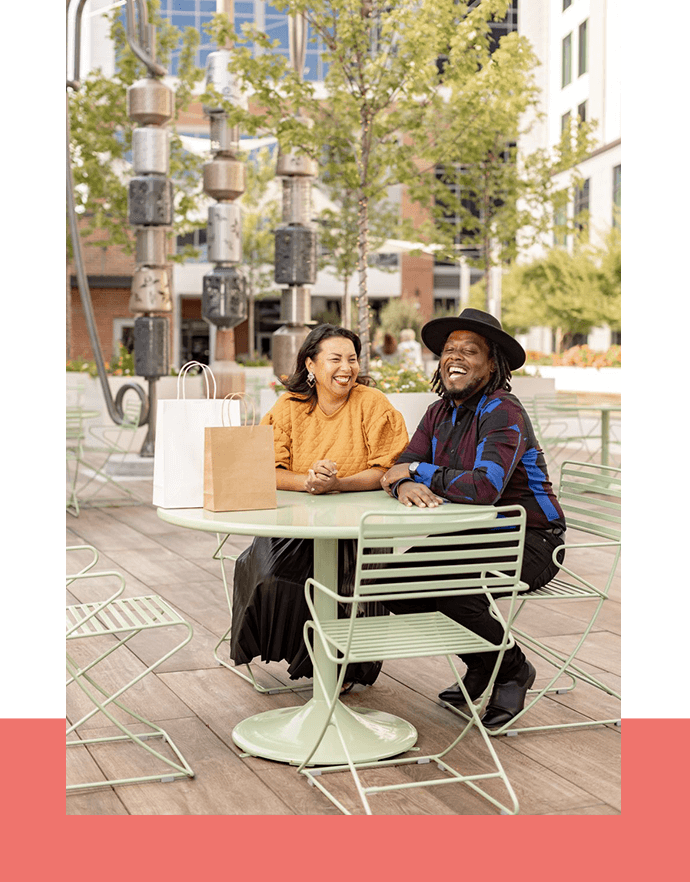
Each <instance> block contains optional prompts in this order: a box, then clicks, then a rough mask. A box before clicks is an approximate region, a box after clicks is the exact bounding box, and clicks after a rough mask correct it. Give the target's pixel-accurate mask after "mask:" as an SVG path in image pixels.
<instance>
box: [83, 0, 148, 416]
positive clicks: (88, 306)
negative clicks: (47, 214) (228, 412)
mask: <svg viewBox="0 0 690 882" xmlns="http://www.w3.org/2000/svg"><path fill="white" fill-rule="evenodd" d="M71 3H72V0H67V18H68V23H69V8H70V5H71ZM85 3H86V0H79V3H78V6H77V10H76V14H75V24H74V70H73V79H71V80H68V81H67V87H68V89H69V88H71V89H72V90H73V91H77V90H78V89H79V86H80V83H79V75H80V65H79V58H80V41H81V17H82V13H83V10H84V5H85ZM66 134H67V216H68V220H69V231H70V238H71V241H72V252H73V261H74V270H75V275H76V277H77V287H78V289H79V296H80V298H81V304H82V309H83V310H84V318H85V320H86V328H87V331H88V334H89V341H90V343H91V349H92V352H93V357H94V361H95V362H96V367H97V369H98V378H99V381H100V384H101V390H102V392H103V399H104V401H105V405H106V408H107V411H108V414H109V416H110V418H111V419H112V420H113V422H114V423H116V424H117V425H120V424H121V423H122V420H123V411H122V399H123V397H124V395H125V393H126V392H127V390H129V389H131V390H133V391H134V392H135V393H136V394H137V395H138V396H139V399H140V401H141V403H142V417H141V419H140V423H141V424H142V425H143V424H144V423H146V422H147V421H148V418H149V410H150V408H149V403H148V399H147V396H146V393H145V392H144V390H143V389H142V388H141V386H140V385H139V384H138V383H126V384H124V385H123V386H122V387H121V388H120V390H119V391H118V393H117V396H116V397H115V399H114V400H113V396H112V393H111V391H110V385H109V383H108V377H107V374H106V371H105V363H104V361H103V354H102V352H101V345H100V342H99V339H98V331H97V329H96V319H95V317H94V313H93V304H92V302H91V292H90V291H89V284H88V279H87V277H86V270H85V268H84V256H83V252H82V247H81V237H80V235H79V227H78V224H77V212H76V200H75V197H74V174H73V171H72V163H71V157H70V143H69V142H70V122H69V98H67V104H66ZM70 297H71V291H70Z"/></svg>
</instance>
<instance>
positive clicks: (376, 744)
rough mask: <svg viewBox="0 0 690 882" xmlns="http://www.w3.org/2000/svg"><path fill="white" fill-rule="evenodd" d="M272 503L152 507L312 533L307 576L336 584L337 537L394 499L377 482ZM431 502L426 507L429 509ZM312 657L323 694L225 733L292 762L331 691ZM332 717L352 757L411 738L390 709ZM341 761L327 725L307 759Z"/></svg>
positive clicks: (199, 518) (195, 523) (217, 528)
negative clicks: (260, 506)
mask: <svg viewBox="0 0 690 882" xmlns="http://www.w3.org/2000/svg"><path fill="white" fill-rule="evenodd" d="M277 502H278V505H277V508H275V509H267V510H261V511H234V512H212V511H206V510H205V509H202V508H187V509H162V508H159V509H158V516H159V517H160V518H161V519H162V520H164V521H166V522H167V523H170V524H175V525H177V526H180V527H187V528H189V529H191V530H201V531H206V532H208V533H227V534H231V535H233V534H237V535H242V536H275V537H278V538H284V537H286V538H297V539H313V540H314V578H315V579H317V580H318V581H319V582H321V583H322V584H324V585H331V586H337V584H338V539H355V538H357V531H358V528H359V522H360V519H361V517H362V515H363V514H364V513H365V512H369V511H382V512H386V513H388V514H390V513H393V512H396V511H400V503H399V502H398V501H397V500H395V499H392V498H391V497H390V496H388V494H387V493H385V492H384V491H383V490H372V491H368V492H364V493H336V494H325V495H319V496H309V495H307V494H306V493H296V492H293V491H287V490H278V492H277ZM465 507H466V509H467V513H468V518H472V517H473V516H477V517H478V518H481V517H483V518H486V512H487V511H492V510H493V509H492V507H491V506H478V505H468V506H465ZM436 511H438V509H429V510H428V512H427V514H428V516H429V517H430V518H433V517H434V514H435V512H436ZM316 603H317V604H320V608H319V611H320V613H321V614H322V615H323V616H324V617H329V616H330V617H335V616H336V615H337V608H336V603H335V601H332V600H330V599H329V598H327V597H325V596H324V595H323V594H322V593H321V592H319V593H318V594H317V598H316ZM315 655H316V664H317V666H318V668H319V670H320V672H321V674H322V677H323V681H324V687H325V694H324V691H323V690H322V689H321V686H320V684H319V682H318V679H316V678H315V679H314V692H313V697H312V698H311V699H309V701H308V702H307V703H306V704H304V705H300V706H298V707H287V708H277V709H274V710H269V711H265V712H264V713H261V714H255V715H254V716H252V717H248V718H247V719H246V720H243V721H242V722H241V723H239V724H238V725H237V726H235V728H234V730H233V732H232V739H233V741H234V742H235V744H237V746H238V747H240V748H241V749H242V750H244V751H246V752H247V753H248V754H251V755H252V756H260V757H264V758H266V759H271V760H277V761H279V762H285V763H300V762H302V760H303V759H304V758H305V757H306V756H307V755H308V754H309V751H310V748H311V746H312V744H313V743H314V741H315V740H316V738H317V736H318V734H319V733H320V732H321V729H322V727H323V722H324V719H325V716H326V711H327V707H328V701H327V695H328V693H329V691H330V694H332V693H333V689H334V688H335V684H336V681H337V667H336V665H335V663H333V662H330V661H329V660H328V658H327V657H326V655H325V653H323V652H322V651H321V648H320V647H319V644H318V642H317V643H316V647H315ZM335 713H337V714H338V716H339V718H340V725H341V729H342V730H343V731H344V733H345V738H346V739H347V741H348V744H349V747H350V750H351V755H352V758H353V760H355V761H356V762H367V761H370V760H379V759H384V758H386V757H392V756H396V755H397V754H400V753H404V752H405V751H406V750H409V749H410V748H411V747H413V746H414V744H415V742H416V741H417V730H416V729H415V728H414V726H412V725H411V724H410V723H408V722H407V721H406V720H403V719H401V718H400V717H397V716H394V715H393V714H388V713H384V712H382V711H377V710H370V709H368V708H362V707H357V708H352V707H347V706H346V705H344V704H342V702H339V703H338V705H337V707H336V710H335ZM343 762H345V755H344V753H343V750H342V745H341V743H340V739H339V738H338V736H337V734H336V731H335V727H334V726H331V727H329V730H328V731H327V732H326V735H325V736H324V738H323V741H322V742H321V744H320V746H319V749H318V750H317V752H316V753H315V754H314V756H313V758H312V760H311V762H310V765H330V764H340V763H343Z"/></svg>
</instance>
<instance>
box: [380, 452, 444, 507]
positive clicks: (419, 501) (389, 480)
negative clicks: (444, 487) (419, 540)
mask: <svg viewBox="0 0 690 882" xmlns="http://www.w3.org/2000/svg"><path fill="white" fill-rule="evenodd" d="M409 477H410V468H409V463H406V462H400V463H398V464H397V465H394V466H391V468H389V469H388V471H387V472H386V473H385V475H384V476H383V477H382V478H381V486H382V487H383V489H384V490H385V491H386V493H387V494H388V495H389V496H392V495H393V485H394V484H395V483H396V482H397V481H400V480H402V479H403V478H409ZM398 502H401V503H402V504H403V505H406V506H408V508H409V507H412V506H413V505H416V506H417V507H418V508H436V506H437V505H441V504H442V503H444V502H445V499H443V497H442V496H437V495H436V494H435V493H434V492H433V490H430V489H429V488H428V487H427V486H426V484H418V483H417V482H416V481H413V480H410V481H404V482H403V483H402V484H401V485H400V486H399V487H398Z"/></svg>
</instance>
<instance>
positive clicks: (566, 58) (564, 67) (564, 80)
mask: <svg viewBox="0 0 690 882" xmlns="http://www.w3.org/2000/svg"><path fill="white" fill-rule="evenodd" d="M572 42H573V35H572V34H568V36H567V37H564V38H563V45H562V51H561V89H563V88H565V86H567V85H568V83H569V82H570V81H571V80H572V78H573V71H572Z"/></svg>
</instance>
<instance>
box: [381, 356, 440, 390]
mask: <svg viewBox="0 0 690 882" xmlns="http://www.w3.org/2000/svg"><path fill="white" fill-rule="evenodd" d="M369 374H370V376H371V377H372V378H373V379H374V380H376V388H377V389H380V390H381V391H382V392H386V393H387V392H430V391H431V386H430V384H429V378H428V377H427V376H426V374H425V373H424V371H422V370H418V369H415V368H402V369H401V367H400V365H399V364H395V363H391V362H381V361H379V360H374V361H372V362H371V369H370V371H369Z"/></svg>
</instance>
